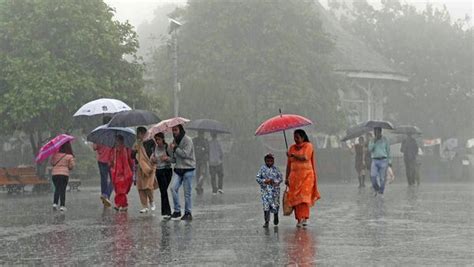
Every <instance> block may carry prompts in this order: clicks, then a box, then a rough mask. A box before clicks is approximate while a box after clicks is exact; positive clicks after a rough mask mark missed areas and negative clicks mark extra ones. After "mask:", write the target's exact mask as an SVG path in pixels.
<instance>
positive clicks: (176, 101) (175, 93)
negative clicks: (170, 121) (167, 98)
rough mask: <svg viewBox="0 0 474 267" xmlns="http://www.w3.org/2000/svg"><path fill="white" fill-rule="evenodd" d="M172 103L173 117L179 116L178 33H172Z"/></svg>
mask: <svg viewBox="0 0 474 267" xmlns="http://www.w3.org/2000/svg"><path fill="white" fill-rule="evenodd" d="M172 39H173V101H174V116H175V117H178V114H179V99H178V90H179V84H178V31H177V29H175V30H174V31H173V38H172Z"/></svg>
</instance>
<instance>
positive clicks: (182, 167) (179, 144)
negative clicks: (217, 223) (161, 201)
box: [169, 125, 196, 221]
mask: <svg viewBox="0 0 474 267" xmlns="http://www.w3.org/2000/svg"><path fill="white" fill-rule="evenodd" d="M172 130H173V137H174V141H173V143H171V144H170V146H169V150H170V154H172V155H173V161H174V162H175V166H174V174H175V175H174V176H175V177H174V178H173V185H172V186H171V193H172V194H173V203H174V212H173V214H172V215H171V219H172V220H179V219H180V217H181V205H180V203H179V188H180V187H181V185H183V189H184V215H183V217H181V220H183V221H191V220H192V219H193V216H192V213H191V209H192V202H191V201H192V198H191V194H192V182H193V179H194V175H195V168H196V157H195V156H194V145H193V140H192V139H191V138H190V137H189V136H187V135H186V131H185V130H184V128H183V126H182V125H178V126H175V127H173V129H172Z"/></svg>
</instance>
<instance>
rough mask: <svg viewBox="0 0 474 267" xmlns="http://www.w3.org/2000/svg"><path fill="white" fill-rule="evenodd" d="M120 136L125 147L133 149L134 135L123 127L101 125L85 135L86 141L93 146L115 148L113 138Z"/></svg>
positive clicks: (130, 130)
mask: <svg viewBox="0 0 474 267" xmlns="http://www.w3.org/2000/svg"><path fill="white" fill-rule="evenodd" d="M117 135H122V136H123V139H124V144H125V146H127V147H130V148H131V147H133V144H135V140H136V138H135V136H136V133H135V131H134V130H133V129H130V128H123V127H108V125H101V126H99V127H97V128H95V129H94V130H93V131H92V132H90V134H88V135H87V141H89V142H92V143H94V144H102V145H104V146H108V147H114V146H115V137H116V136H117Z"/></svg>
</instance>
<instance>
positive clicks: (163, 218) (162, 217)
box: [161, 215, 171, 221]
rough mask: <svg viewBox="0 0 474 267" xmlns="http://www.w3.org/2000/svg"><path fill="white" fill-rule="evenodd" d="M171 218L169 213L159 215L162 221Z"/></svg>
mask: <svg viewBox="0 0 474 267" xmlns="http://www.w3.org/2000/svg"><path fill="white" fill-rule="evenodd" d="M170 219H171V215H161V220H162V221H169V220H170Z"/></svg>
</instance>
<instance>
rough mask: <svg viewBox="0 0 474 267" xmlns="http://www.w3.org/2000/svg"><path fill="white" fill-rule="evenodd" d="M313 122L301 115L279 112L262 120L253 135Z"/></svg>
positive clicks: (293, 127) (280, 130) (279, 130)
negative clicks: (279, 113)
mask: <svg viewBox="0 0 474 267" xmlns="http://www.w3.org/2000/svg"><path fill="white" fill-rule="evenodd" d="M311 124H313V122H312V121H311V120H309V119H307V118H305V117H303V116H300V115H295V114H281V115H278V116H275V117H273V118H271V119H268V120H266V121H264V122H263V123H262V124H260V126H258V128H257V130H256V131H255V135H265V134H271V133H276V132H282V131H285V130H290V129H295V128H299V127H303V126H308V125H311Z"/></svg>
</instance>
